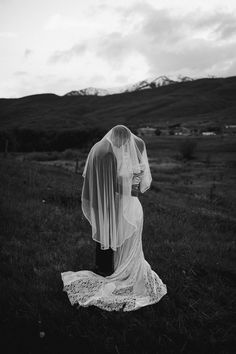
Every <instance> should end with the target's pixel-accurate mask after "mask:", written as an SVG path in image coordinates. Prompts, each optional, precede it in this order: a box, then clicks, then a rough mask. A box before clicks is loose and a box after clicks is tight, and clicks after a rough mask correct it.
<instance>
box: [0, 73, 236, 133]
mask: <svg viewBox="0 0 236 354" xmlns="http://www.w3.org/2000/svg"><path fill="white" fill-rule="evenodd" d="M235 98H236V77H229V78H216V79H215V78H212V79H198V80H194V81H187V82H181V83H175V84H172V85H169V86H163V87H157V88H154V89H149V90H143V91H137V92H130V93H121V94H114V95H108V96H57V95H55V94H39V95H32V96H26V97H22V98H17V99H0V129H1V130H3V129H4V130H5V129H11V128H13V127H18V128H31V129H40V130H48V129H53V130H55V129H75V128H76V129H81V128H86V127H88V128H90V127H96V126H99V127H104V128H109V127H111V126H113V125H114V124H118V123H123V124H127V125H129V126H139V125H146V124H152V125H158V124H162V123H166V121H168V122H169V123H175V122H180V123H181V122H182V123H185V124H187V123H190V124H199V123H201V122H205V123H207V122H213V123H222V122H224V123H233V122H234V121H235V117H236V114H235V113H236V100H235Z"/></svg>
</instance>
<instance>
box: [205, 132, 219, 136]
mask: <svg viewBox="0 0 236 354" xmlns="http://www.w3.org/2000/svg"><path fill="white" fill-rule="evenodd" d="M202 135H216V133H215V132H202Z"/></svg>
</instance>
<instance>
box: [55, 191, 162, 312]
mask: <svg viewBox="0 0 236 354" xmlns="http://www.w3.org/2000/svg"><path fill="white" fill-rule="evenodd" d="M130 208H131V209H130V211H131V212H134V211H135V214H136V218H137V222H138V224H139V227H138V229H137V231H136V232H135V233H134V234H133V235H132V236H131V237H130V238H129V239H127V240H126V241H125V242H124V244H123V245H122V246H121V247H120V248H118V249H117V251H116V252H114V268H115V272H114V273H113V274H112V275H110V276H107V277H103V276H101V275H98V274H96V273H93V272H91V271H87V270H81V271H78V272H72V271H68V272H64V273H61V277H62V280H63V283H64V288H63V291H65V292H67V295H68V298H69V300H70V303H71V305H81V306H85V307H87V306H91V305H94V306H97V307H99V308H101V309H104V310H107V311H119V310H122V311H133V310H137V309H139V308H140V307H143V306H146V305H151V304H154V303H156V302H158V301H159V300H160V299H161V298H162V297H163V296H164V295H165V294H166V293H167V288H166V285H165V284H164V283H163V282H162V280H161V279H160V278H159V276H158V275H157V274H156V273H155V272H154V271H153V270H152V269H151V267H150V265H149V263H148V262H147V261H146V260H145V258H144V253H143V248H142V229H143V209H142V206H141V203H140V201H139V199H138V198H137V197H131V202H130Z"/></svg>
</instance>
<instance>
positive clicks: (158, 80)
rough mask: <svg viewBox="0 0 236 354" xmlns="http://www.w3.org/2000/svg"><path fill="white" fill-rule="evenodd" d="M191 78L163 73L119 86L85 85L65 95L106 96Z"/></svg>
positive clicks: (190, 79)
mask: <svg viewBox="0 0 236 354" xmlns="http://www.w3.org/2000/svg"><path fill="white" fill-rule="evenodd" d="M192 80H193V79H192V78H190V77H188V76H178V78H176V79H171V78H170V77H167V76H165V75H162V76H158V77H154V78H147V79H145V80H142V81H138V82H136V83H135V84H131V85H125V86H121V87H113V88H107V89H104V88H96V87H87V88H85V89H81V90H78V91H70V92H68V93H66V94H65V96H88V95H92V96H106V95H112V94H116V93H124V92H133V91H141V90H146V89H154V88H156V87H160V86H166V85H171V84H174V83H176V82H184V81H192Z"/></svg>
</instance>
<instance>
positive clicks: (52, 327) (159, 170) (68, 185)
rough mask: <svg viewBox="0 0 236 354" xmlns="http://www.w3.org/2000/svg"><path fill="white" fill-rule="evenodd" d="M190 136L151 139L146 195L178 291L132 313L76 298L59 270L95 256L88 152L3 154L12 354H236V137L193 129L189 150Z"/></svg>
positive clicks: (154, 237)
mask: <svg viewBox="0 0 236 354" xmlns="http://www.w3.org/2000/svg"><path fill="white" fill-rule="evenodd" d="M183 139H186V138H184V137H175V136H166V137H165V136H159V137H157V136H155V137H150V138H148V139H146V140H145V141H146V146H147V152H148V156H149V159H150V166H151V171H152V177H153V182H152V186H151V188H150V190H148V191H147V192H146V193H144V194H143V195H140V197H139V198H140V202H141V204H142V206H143V210H144V228H143V236H142V237H143V250H144V255H145V258H146V260H147V261H148V262H149V263H150V265H151V267H152V268H153V270H155V271H156V272H157V274H158V275H159V276H160V278H161V279H162V280H163V282H164V283H165V284H166V285H167V291H168V293H167V295H165V296H164V297H163V298H162V299H161V301H160V302H159V303H157V304H155V305H151V306H147V307H144V308H142V309H139V310H137V311H134V312H124V313H123V312H106V311H103V310H100V309H98V308H96V307H88V308H83V307H80V308H79V309H77V308H74V307H72V306H71V305H70V303H69V300H68V298H67V295H66V293H64V292H63V291H62V280H61V276H60V273H61V272H64V271H67V270H73V271H77V270H82V269H92V268H93V266H94V260H95V243H94V241H92V239H91V230H90V226H89V224H88V223H87V221H86V220H85V219H84V218H83V217H82V211H81V202H80V197H81V189H82V176H81V173H82V169H83V165H84V162H85V158H86V156H87V153H88V151H86V150H70V151H65V152H50V153H46V152H45V153H44V152H40V153H37V152H34V153H33V152H32V153H25V154H24V153H9V154H8V156H7V157H5V158H4V156H3V154H1V157H0V170H1V173H0V194H1V200H0V218H1V223H0V239H1V242H0V247H1V248H0V253H1V257H0V282H1V292H0V304H1V317H0V318H1V334H2V342H1V345H2V347H3V346H5V349H4V353H25V354H26V353H29V354H30V353H40V354H44V353H47V354H54V353H55V354H56V353H81V354H83V353H91V354H92V353H104V354H105V353H116V354H126V353H130V354H135V353H142V354H145V353H152V354H154V353H155V354H156V353H165V354H172V353H173V354H176V353H188V354H191V353H209V354H211V353H221V354H226V353H233V352H234V348H235V346H234V344H235V312H234V311H235V298H236V297H235V295H236V294H235V278H236V277H235V275H236V274H235V273H236V272H235V233H236V215H235V210H236V183H235V177H236V169H235V167H236V163H235V161H236V159H235V157H236V144H235V142H236V137H235V136H224V137H220V136H212V137H201V136H200V137H188V139H190V140H191V141H192V140H193V139H194V140H195V142H196V148H195V150H194V154H193V156H192V158H188V159H186V158H184V157H183V155H182V154H181V149H180V146H181V143H182V142H183ZM76 159H78V162H79V163H78V170H77V173H75V160H76Z"/></svg>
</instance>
